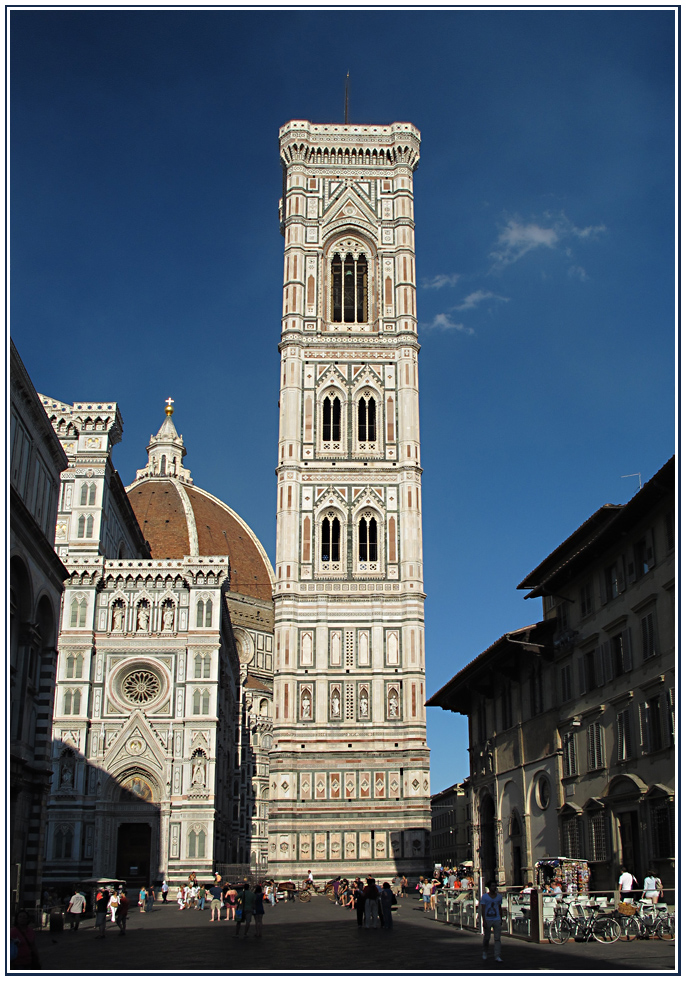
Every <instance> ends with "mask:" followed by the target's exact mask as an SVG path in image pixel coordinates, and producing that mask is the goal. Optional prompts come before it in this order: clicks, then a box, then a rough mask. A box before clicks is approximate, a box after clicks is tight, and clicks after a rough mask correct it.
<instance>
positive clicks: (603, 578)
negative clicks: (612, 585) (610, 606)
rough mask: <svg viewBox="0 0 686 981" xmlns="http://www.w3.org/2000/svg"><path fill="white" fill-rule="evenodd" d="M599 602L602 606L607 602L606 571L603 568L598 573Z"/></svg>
mask: <svg viewBox="0 0 686 981" xmlns="http://www.w3.org/2000/svg"><path fill="white" fill-rule="evenodd" d="M600 602H601V603H602V605H603V606H605V604H606V603H607V572H606V570H605V569H602V570H601V573H600Z"/></svg>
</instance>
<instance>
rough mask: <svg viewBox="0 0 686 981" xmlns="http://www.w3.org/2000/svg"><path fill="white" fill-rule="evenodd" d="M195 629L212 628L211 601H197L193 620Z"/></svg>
mask: <svg viewBox="0 0 686 981" xmlns="http://www.w3.org/2000/svg"><path fill="white" fill-rule="evenodd" d="M195 625H196V627H211V626H212V600H211V599H208V600H198V609H197V615H196V620H195Z"/></svg>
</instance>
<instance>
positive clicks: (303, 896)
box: [298, 889, 310, 903]
mask: <svg viewBox="0 0 686 981" xmlns="http://www.w3.org/2000/svg"><path fill="white" fill-rule="evenodd" d="M298 899H299V900H300V902H301V903H309V901H310V890H309V889H301V890H300V892H299V893H298Z"/></svg>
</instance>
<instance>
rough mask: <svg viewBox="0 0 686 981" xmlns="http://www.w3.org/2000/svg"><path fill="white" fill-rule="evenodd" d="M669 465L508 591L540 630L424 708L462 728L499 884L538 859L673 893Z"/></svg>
mask: <svg viewBox="0 0 686 981" xmlns="http://www.w3.org/2000/svg"><path fill="white" fill-rule="evenodd" d="M674 575H675V573H674V458H672V459H671V460H670V461H668V462H667V463H666V464H665V466H664V467H663V468H662V469H661V470H660V471H659V472H658V473H657V474H655V476H654V477H653V478H652V479H651V480H650V481H648V482H647V483H646V484H645V485H644V486H643V487H642V488H641V490H640V491H639V492H638V493H637V494H636V495H635V496H634V497H633V498H632V499H631V500H630V501H629V502H628V503H627V504H625V505H604V506H603V507H602V508H600V509H599V510H598V511H596V512H595V514H593V515H592V516H591V517H590V518H589V519H588V520H587V521H586V522H584V524H583V525H581V527H580V528H578V529H577V530H576V531H575V532H573V533H572V535H570V536H569V537H568V538H567V539H566V540H565V541H564V542H563V543H562V544H561V545H560V546H558V548H556V549H555V550H554V551H553V552H552V553H551V554H550V555H549V556H548V557H547V558H546V559H545V560H544V561H543V562H542V563H541V564H540V565H539V566H537V568H536V569H534V571H533V572H531V573H530V574H529V575H528V576H527V577H526V578H525V579H524V580H523V581H522V583H521V584H520V587H519V588H521V589H527V590H528V594H527V598H534V597H543V612H544V619H543V620H542V621H541V622H539V623H537V624H534V625H532V626H530V627H525V628H522V629H520V630H516V631H512V632H511V633H509V634H505V635H504V636H503V637H501V638H500V639H499V640H498V641H496V642H495V643H494V644H492V645H491V647H489V648H488V650H486V651H484V652H483V653H482V654H480V655H479V656H478V657H477V658H476V659H475V660H474V661H472V662H471V663H470V664H468V665H467V666H466V667H465V668H463V669H462V670H461V671H460V672H459V673H458V674H457V675H455V677H454V678H453V679H452V680H451V681H450V682H448V684H447V685H445V686H444V687H443V688H442V689H441V690H440V691H439V692H437V693H436V694H435V695H433V696H432V697H431V698H430V699H429V701H428V702H427V704H428V705H436V706H440V707H442V708H445V709H449V710H451V711H454V712H460V713H462V714H464V715H468V716H469V744H470V767H471V780H472V785H473V809H472V821H473V826H474V860H475V864H476V866H477V871H478V872H481V874H483V875H484V877H489V876H491V875H492V874H494V873H495V875H496V877H497V879H498V881H499V882H500V883H501V884H507V885H511V884H517V883H519V882H522V881H524V879H528V878H530V877H531V876H532V872H533V866H534V864H535V862H536V861H537V860H538V859H541V858H543V857H546V856H549V855H550V856H552V855H565V856H568V857H570V858H584V859H587V860H588V861H589V863H590V869H591V888H592V889H593V888H596V889H603V888H611V887H613V885H614V884H615V883H616V881H617V878H618V871H619V867H620V866H621V865H626V866H627V867H628V868H630V869H631V870H632V871H633V872H634V873H635V874H636V875H637V876H638V877H639V878H640V877H641V876H643V875H644V874H645V872H646V871H647V869H648V868H649V867H651V866H653V867H655V868H656V869H657V870H658V873H659V874H660V876H661V878H662V881H663V883H664V884H665V885H666V886H671V885H673V883H674V850H675V828H674V787H675V755H674V689H675V681H674V675H675V642H674V622H675V596H674V587H675V578H674Z"/></svg>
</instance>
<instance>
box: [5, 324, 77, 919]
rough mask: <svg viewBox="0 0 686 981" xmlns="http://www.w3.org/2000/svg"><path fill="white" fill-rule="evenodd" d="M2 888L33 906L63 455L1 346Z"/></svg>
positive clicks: (27, 382)
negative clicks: (5, 480)
mask: <svg viewBox="0 0 686 981" xmlns="http://www.w3.org/2000/svg"><path fill="white" fill-rule="evenodd" d="M9 465H10V481H9V483H10V487H9V504H10V529H9V531H10V534H9V565H10V570H9V571H10V597H9V600H10V604H9V605H10V608H9V620H10V650H9V701H10V718H9V778H10V787H9V820H10V828H9V835H10V837H9V863H10V866H9V870H8V875H9V887H10V890H11V903H12V906H16V905H17V904H18V905H21V906H27V907H29V906H33V905H34V904H35V903H36V902H38V901H39V900H40V895H41V875H42V860H43V851H44V836H45V808H46V801H47V793H48V787H49V783H50V773H51V766H50V759H51V750H50V736H51V720H52V706H53V697H54V688H55V668H56V661H57V625H58V621H59V611H60V596H61V593H62V584H63V581H64V579H65V578H66V577H67V570H66V569H65V567H64V565H63V564H62V562H61V561H60V560H59V558H58V557H57V555H55V549H54V544H55V517H56V514H57V498H58V494H59V488H60V471H62V470H63V469H64V468H65V467H66V466H67V457H66V455H65V453H64V450H63V449H62V447H61V445H60V442H59V440H58V439H57V437H56V436H55V434H54V432H53V430H52V426H51V425H50V422H49V421H48V418H47V416H46V414H45V411H44V410H43V406H42V405H41V403H40V399H39V398H38V395H37V393H36V390H35V389H34V387H33V384H32V382H31V379H30V378H29V376H28V373H27V371H26V368H25V367H24V364H23V363H22V360H21V358H20V357H19V354H18V352H17V349H16V347H15V346H14V343H13V342H12V341H11V340H10V445H9Z"/></svg>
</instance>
